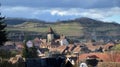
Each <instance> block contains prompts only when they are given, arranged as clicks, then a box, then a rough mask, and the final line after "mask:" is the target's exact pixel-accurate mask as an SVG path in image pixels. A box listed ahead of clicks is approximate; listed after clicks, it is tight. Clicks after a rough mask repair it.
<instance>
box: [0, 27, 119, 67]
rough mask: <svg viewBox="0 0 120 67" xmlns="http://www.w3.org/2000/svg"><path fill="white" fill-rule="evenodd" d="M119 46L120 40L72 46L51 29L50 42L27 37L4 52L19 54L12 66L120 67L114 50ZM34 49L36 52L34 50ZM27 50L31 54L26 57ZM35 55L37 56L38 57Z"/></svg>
mask: <svg viewBox="0 0 120 67" xmlns="http://www.w3.org/2000/svg"><path fill="white" fill-rule="evenodd" d="M119 44H120V40H117V41H107V42H104V41H103V40H101V41H95V40H92V39H91V40H89V41H87V42H72V43H71V42H70V41H69V40H68V38H67V37H66V36H65V35H63V34H60V35H58V34H56V33H55V32H54V30H53V29H52V28H51V27H49V28H48V32H47V35H46V39H41V38H39V37H35V38H34V39H33V40H29V39H28V38H27V37H26V40H25V41H23V42H21V41H20V42H19V41H17V42H14V41H7V42H6V43H5V44H4V46H2V47H0V49H3V50H7V51H15V52H16V53H15V55H14V56H12V57H11V58H10V59H9V60H8V62H10V63H12V64H16V63H19V62H25V63H26V64H25V65H26V67H33V66H35V67H39V66H40V67H87V66H88V67H95V66H97V67H103V66H106V65H108V66H107V67H110V66H109V63H112V65H113V66H112V67H119V65H120V64H119V62H120V53H119V52H118V51H114V50H113V48H114V47H116V46H117V45H119ZM26 47H27V48H26ZM33 47H34V48H35V49H36V51H35V50H34V51H32V50H31V49H33ZM25 48H26V49H27V50H28V51H31V53H29V55H27V56H24V57H23V50H24V49H25ZM35 53H37V56H34V54H35ZM33 56H34V57H33ZM33 61H35V62H33ZM108 62H109V63H108ZM113 62H114V63H113ZM105 63H108V64H105ZM81 65H83V66H81Z"/></svg>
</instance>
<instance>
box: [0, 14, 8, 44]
mask: <svg viewBox="0 0 120 67" xmlns="http://www.w3.org/2000/svg"><path fill="white" fill-rule="evenodd" d="M4 19H5V17H2V16H1V13H0V46H2V45H3V44H4V42H6V41H7V40H8V39H7V34H6V31H5V28H6V26H7V25H6V24H5V22H4Z"/></svg>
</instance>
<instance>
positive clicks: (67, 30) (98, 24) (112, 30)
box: [7, 18, 120, 38]
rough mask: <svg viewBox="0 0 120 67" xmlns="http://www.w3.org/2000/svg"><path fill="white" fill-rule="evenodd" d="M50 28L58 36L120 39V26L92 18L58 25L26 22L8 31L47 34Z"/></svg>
mask: <svg viewBox="0 0 120 67" xmlns="http://www.w3.org/2000/svg"><path fill="white" fill-rule="evenodd" d="M49 26H51V27H52V28H53V29H54V31H56V32H57V33H58V34H64V35H66V36H79V37H83V36H86V37H92V36H97V37H104V38H105V37H106V36H107V37H113V38H116V37H117V38H120V24H117V23H107V22H102V21H98V20H93V19H90V18H80V19H75V20H68V21H59V22H56V23H39V22H24V23H22V24H18V25H12V26H8V28H7V30H8V31H15V30H16V31H32V32H38V33H39V32H42V33H46V32H47V31H48V28H49Z"/></svg>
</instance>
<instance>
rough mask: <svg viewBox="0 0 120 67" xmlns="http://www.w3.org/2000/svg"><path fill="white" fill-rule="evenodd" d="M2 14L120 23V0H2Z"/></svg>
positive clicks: (52, 19) (51, 19)
mask: <svg viewBox="0 0 120 67" xmlns="http://www.w3.org/2000/svg"><path fill="white" fill-rule="evenodd" d="M0 3H1V4H2V7H1V8H0V9H1V10H0V11H1V12H2V15H4V16H6V17H18V18H19V17H20V18H33V19H34V18H35V19H39V20H45V21H57V20H69V19H74V18H80V17H89V18H93V19H97V20H102V21H109V22H117V23H120V0H0Z"/></svg>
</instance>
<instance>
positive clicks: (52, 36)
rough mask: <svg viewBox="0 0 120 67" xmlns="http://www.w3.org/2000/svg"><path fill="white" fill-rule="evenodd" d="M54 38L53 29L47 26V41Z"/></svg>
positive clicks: (49, 41)
mask: <svg viewBox="0 0 120 67" xmlns="http://www.w3.org/2000/svg"><path fill="white" fill-rule="evenodd" d="M53 40H54V31H53V29H52V28H51V27H49V30H48V33H47V43H50V44H51V42H52V41H53Z"/></svg>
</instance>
